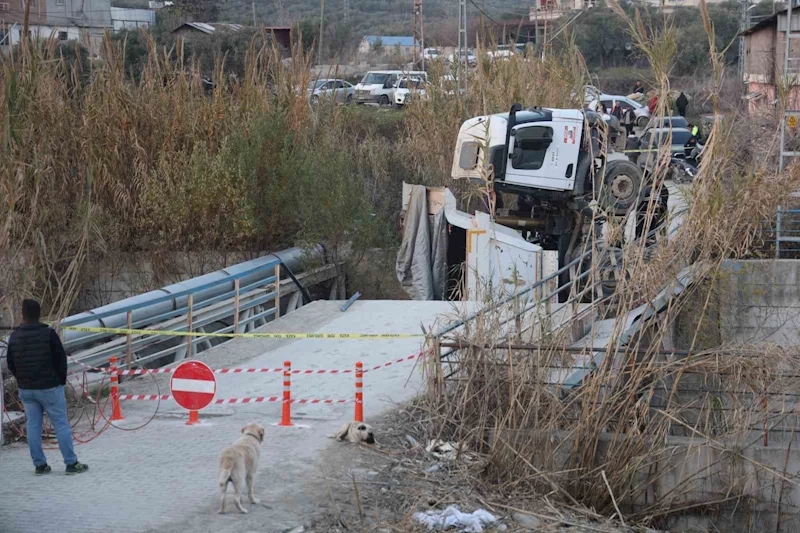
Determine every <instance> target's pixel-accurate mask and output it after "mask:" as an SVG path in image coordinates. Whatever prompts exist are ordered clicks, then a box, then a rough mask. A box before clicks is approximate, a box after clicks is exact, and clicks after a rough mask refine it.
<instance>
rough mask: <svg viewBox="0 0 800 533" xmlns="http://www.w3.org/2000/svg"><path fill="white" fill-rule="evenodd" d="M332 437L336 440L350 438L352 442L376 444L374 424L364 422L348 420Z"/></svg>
mask: <svg viewBox="0 0 800 533" xmlns="http://www.w3.org/2000/svg"><path fill="white" fill-rule="evenodd" d="M331 438H334V439H336V440H340V441H343V440H348V441H350V442H352V443H354V444H355V443H358V442H366V443H367V444H375V433H374V432H373V431H372V426H370V425H369V424H365V423H364V422H347V423H346V424H345V425H343V426H342V427H341V429H339V431H337V432H336V433H335V434H334V435H331Z"/></svg>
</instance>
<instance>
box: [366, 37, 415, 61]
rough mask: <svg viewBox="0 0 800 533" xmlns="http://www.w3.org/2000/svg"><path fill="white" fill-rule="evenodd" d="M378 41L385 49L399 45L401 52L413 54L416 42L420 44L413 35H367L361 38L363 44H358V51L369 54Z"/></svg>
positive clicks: (388, 49)
mask: <svg viewBox="0 0 800 533" xmlns="http://www.w3.org/2000/svg"><path fill="white" fill-rule="evenodd" d="M376 43H380V44H381V46H382V47H383V49H384V50H387V51H390V50H391V49H396V48H398V47H399V48H400V52H402V53H403V54H405V55H408V56H412V55H413V54H414V47H415V44H418V41H416V40H415V39H414V37H413V36H411V35H365V36H364V38H363V39H361V44H359V45H358V53H359V54H368V53H369V52H371V51H373V50H374V48H375V44H376Z"/></svg>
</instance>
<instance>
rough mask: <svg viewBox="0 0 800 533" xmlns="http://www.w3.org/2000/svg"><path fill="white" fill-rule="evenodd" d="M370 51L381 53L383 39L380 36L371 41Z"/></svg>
mask: <svg viewBox="0 0 800 533" xmlns="http://www.w3.org/2000/svg"><path fill="white" fill-rule="evenodd" d="M372 51H373V52H375V54H376V55H381V54H383V39H381V38H380V37H378V38H377V39H375V42H374V43H372Z"/></svg>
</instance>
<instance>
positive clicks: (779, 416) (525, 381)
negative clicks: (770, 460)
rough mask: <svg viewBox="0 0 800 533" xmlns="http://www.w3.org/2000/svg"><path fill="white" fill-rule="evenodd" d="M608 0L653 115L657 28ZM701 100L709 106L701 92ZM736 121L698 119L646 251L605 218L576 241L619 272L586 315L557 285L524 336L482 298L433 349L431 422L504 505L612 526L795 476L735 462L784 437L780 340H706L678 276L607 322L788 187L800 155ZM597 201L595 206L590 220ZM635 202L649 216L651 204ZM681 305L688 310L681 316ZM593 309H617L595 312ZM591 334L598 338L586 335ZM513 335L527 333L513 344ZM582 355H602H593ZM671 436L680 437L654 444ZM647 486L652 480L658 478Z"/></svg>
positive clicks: (744, 498) (790, 416)
mask: <svg viewBox="0 0 800 533" xmlns="http://www.w3.org/2000/svg"><path fill="white" fill-rule="evenodd" d="M617 11H618V13H619V15H620V16H621V17H625V22H626V23H627V24H628V27H629V30H630V33H631V35H632V37H633V40H634V42H636V44H637V46H638V48H639V50H640V52H641V53H642V54H643V55H644V56H645V57H647V58H648V59H649V61H650V65H651V69H652V72H653V75H654V78H655V80H656V81H657V83H658V91H657V92H658V94H659V95H660V96H661V97H662V99H661V101H660V102H659V106H658V110H657V114H658V115H659V116H662V117H663V116H664V115H665V114H667V113H668V111H669V108H668V106H667V104H666V98H664V96H665V95H667V94H668V93H669V90H670V85H669V84H670V76H669V74H670V70H671V67H672V64H673V60H674V54H675V50H676V46H677V41H676V33H675V29H674V27H673V26H672V25H671V24H670V22H669V20H666V21H665V23H663V24H658V25H651V24H649V23H648V21H647V20H645V19H643V18H642V17H640V16H639V15H638V13H637V15H636V16H635V17H634V18H632V19H628V18H627V16H626V15H625V14H624V13H623V12H622V11H621V10H619V9H618V7H617ZM701 13H702V14H703V17H704V24H705V26H706V29H707V32H708V34H709V42H710V45H711V57H710V62H709V63H710V69H711V72H712V79H713V80H715V83H714V86H715V87H716V88H717V90H719V88H720V86H721V80H722V78H723V70H724V65H723V64H722V61H721V57H722V55H721V54H719V53H718V52H717V51H716V49H715V47H714V42H715V39H714V29H713V26H712V25H711V23H710V22H709V18H708V13H707V10H706V9H705V6H704V5H703V7H702V9H701ZM561 61H563V59H562V60H561ZM539 65H540V66H539V67H538V68H544V67H545V65H547V63H540V64H539ZM576 70H577V69H576ZM478 72H479V73H480V72H481V70H480V69H479V71H478ZM549 72H551V73H553V72H559V69H558V68H557V67H551V69H550V70H549ZM567 72H572V69H569V70H567ZM557 80H558V76H552V75H551V76H550V77H549V78H548V77H547V72H545V73H539V75H538V76H537V77H536V78H535V79H531V80H530V81H531V83H532V84H543V83H546V84H548V86H552V87H553V88H555V87H558V85H559V82H558V81H557ZM561 86H562V87H564V88H562V92H561V97H562V98H563V97H564V95H565V94H567V95H568V94H569V91H568V90H567V89H566V87H569V85H567V84H564V83H563V81H562V85H561ZM515 87H517V86H516V85H512V86H510V87H509V94H508V97H509V98H512V97H516V96H517V95H516V94H514V91H515ZM539 90H540V91H542V93H543V94H544V95H545V97H544V98H547V97H548V96H547V95H549V98H551V99H552V101H553V104H551V105H555V104H556V103H557V102H556V100H557V98H558V96H559V94H558V93H555V94H553V93H551V92H550V91H549V90H547V88H540V89H539ZM489 94H492V93H491V92H490V93H489ZM504 96H505V94H504V93H502V92H501V91H496V92H495V93H494V97H493V98H491V99H489V98H486V99H484V100H483V102H484V105H488V106H489V110H493V111H497V108H496V107H494V108H493V107H491V106H498V107H499V106H502V105H504V104H505V103H507V101H504V100H503V97H504ZM487 101H488V102H490V103H487ZM712 101H713V102H714V105H715V106H717V105H718V100H717V99H716V98H715V97H714V95H712ZM543 103H545V104H550V103H551V102H547V101H546V102H543ZM464 112H465V113H474V112H475V109H470V110H469V111H467V110H466V109H465V110H464ZM740 133H741V131H740V130H739V129H737V128H736V127H734V125H733V124H732V123H731V122H730V121H727V122H725V121H723V122H718V123H716V124H715V126H714V129H713V131H712V132H710V140H709V142H708V143H707V144H706V146H705V149H704V156H703V160H702V164H701V168H700V173H699V175H698V176H697V177H696V178H695V180H694V182H693V183H692V185H691V186H690V187H688V190H686V191H685V195H686V200H687V205H688V207H687V210H686V212H685V213H683V215H682V217H683V223H682V225H681V226H680V228H679V229H678V230H677V231H676V232H675V233H674V234H673V235H671V236H670V240H669V241H667V240H666V239H663V237H664V235H663V234H660V235H659V236H658V237H657V238H658V240H659V241H660V244H659V246H658V247H657V248H656V249H648V248H646V245H647V242H645V240H644V239H642V240H639V241H629V242H624V241H623V239H621V237H619V236H620V235H621V233H622V232H621V228H620V227H614V226H613V224H611V227H609V228H607V231H606V232H605V236H604V237H603V236H600V235H591V236H590V239H589V242H588V243H587V246H586V249H587V250H589V249H591V250H592V251H593V252H594V257H595V258H597V257H602V253H601V250H603V249H604V248H607V247H617V246H618V247H619V256H618V262H619V264H620V272H621V273H622V275H621V276H619V277H618V279H617V285H616V290H615V292H614V294H613V295H612V296H611V297H607V298H600V299H595V300H594V302H593V304H592V307H591V313H590V316H591V318H589V319H584V318H582V317H581V315H582V314H584V313H581V312H580V311H581V309H582V308H581V307H579V306H578V305H577V303H578V301H579V300H578V299H577V296H578V294H577V293H578V292H579V290H578V289H577V288H573V294H572V296H573V298H575V300H573V302H572V304H570V305H569V306H567V307H565V308H564V309H562V311H561V313H562V315H564V316H565V317H566V318H565V319H564V321H563V324H562V325H561V327H559V328H557V329H556V330H555V331H553V332H552V333H548V334H544V335H540V334H539V332H540V330H541V329H544V328H546V327H547V326H546V325H543V324H542V321H541V318H540V317H539V316H538V313H539V311H540V309H538V308H535V307H534V308H533V309H531V311H530V312H529V313H527V314H526V315H525V316H524V317H522V319H521V323H522V324H523V325H528V326H529V329H527V330H521V329H519V327H518V326H516V325H514V326H512V325H511V324H513V323H514V321H513V320H512V321H510V322H508V317H509V314H510V313H511V309H510V307H512V305H511V304H509V305H504V306H499V307H497V308H495V309H492V308H489V309H487V310H485V311H484V312H482V313H481V314H479V315H478V316H477V317H476V318H475V319H474V320H472V321H471V322H469V323H468V325H467V327H466V329H465V331H464V332H463V333H460V334H457V335H456V337H457V339H456V340H457V341H458V343H460V345H462V346H465V347H464V348H462V349H460V350H456V352H455V353H454V354H453V355H451V356H450V359H449V360H451V361H452V363H450V364H447V363H445V364H447V367H448V373H449V377H450V379H449V380H447V381H446V382H445V385H444V388H443V389H442V388H440V382H438V381H434V382H432V383H433V384H434V387H435V388H434V389H433V390H432V392H433V393H432V394H431V395H430V396H429V398H430V399H429V400H428V401H429V402H430V403H429V411H430V416H431V418H432V420H433V422H432V423H431V425H430V427H431V432H432V434H433V435H435V436H436V437H437V438H445V439H447V440H451V439H452V440H456V441H459V443H460V444H459V447H460V448H462V447H463V448H464V449H474V450H478V451H482V452H484V453H485V454H486V456H487V461H486V465H485V468H483V469H482V471H481V472H480V473H479V474H480V476H481V481H482V482H483V483H486V484H487V485H488V486H489V487H491V488H492V489H494V490H496V491H498V492H499V493H501V494H502V495H504V496H507V497H508V496H514V497H515V498H516V499H515V504H514V505H515V506H516V507H519V506H521V505H523V504H522V503H520V502H522V501H524V500H526V499H528V498H529V499H535V498H537V497H541V496H545V497H546V498H547V499H554V500H558V501H560V502H561V503H563V504H565V505H567V506H569V507H571V508H572V509H582V510H583V511H582V512H585V513H586V514H587V515H590V516H593V517H595V518H597V517H599V516H605V517H612V516H613V517H616V518H617V519H619V520H623V521H625V520H627V523H628V524H630V523H631V522H644V523H649V524H655V525H656V526H657V527H664V526H667V525H668V519H669V518H670V517H673V516H675V515H680V514H682V513H685V512H689V511H697V512H701V513H702V512H705V513H718V512H719V513H721V514H724V513H722V511H725V513H729V514H725V516H727V517H728V518H729V519H730V520H731V521H737V520H740V519H741V511H742V510H744V511H745V512H756V510H757V509H760V510H769V509H772V508H774V507H775V503H776V502H775V500H771V499H770V494H772V493H773V492H774V491H773V490H772V489H773V488H774V487H775V486H776V485H784V484H785V485H786V486H791V487H792V488H793V489H795V490H796V488H798V487H800V481H798V479H797V477H796V476H794V475H787V474H786V472H785V470H784V471H783V472H781V470H780V468H775V467H774V466H769V465H766V464H764V463H762V462H758V461H757V460H753V455H752V453H751V452H752V449H753V447H754V446H755V445H757V444H758V445H760V443H761V442H762V440H763V439H766V438H768V437H769V438H775V436H774V434H771V432H772V430H777V431H778V432H780V431H786V430H788V431H791V432H792V433H791V435H792V436H793V435H794V433H793V432H794V431H795V430H796V424H797V423H798V418H797V416H796V412H795V409H794V400H793V398H794V397H795V395H796V393H797V391H798V388H800V383H798V380H797V378H796V376H797V374H798V372H797V371H798V370H800V359H799V358H798V354H797V353H796V350H781V349H777V348H774V347H753V346H734V345H731V344H730V343H725V340H724V339H722V340H720V339H716V342H710V341H709V339H708V338H707V337H706V336H704V333H706V332H707V330H708V329H709V328H708V326H709V324H708V320H709V316H710V315H711V314H712V313H711V312H710V307H711V303H712V300H711V298H712V295H713V291H710V290H704V288H706V287H707V286H708V285H706V284H702V283H696V284H694V285H692V286H690V287H688V289H687V290H686V291H685V292H684V293H682V294H681V295H680V297H677V298H674V299H672V300H671V301H670V303H669V304H668V305H667V307H666V309H665V310H663V311H662V312H661V313H659V314H654V315H653V316H650V317H649V318H648V317H647V315H644V316H643V317H642V318H641V319H640V320H641V321H642V322H641V324H639V323H638V322H637V323H635V324H639V328H640V329H639V330H638V331H637V332H636V333H635V334H634V335H633V336H632V337H631V338H627V337H626V334H625V330H626V329H627V328H630V327H632V326H633V325H634V324H631V323H628V322H626V318H627V317H628V316H629V315H628V313H631V312H632V311H634V310H636V309H638V308H640V306H642V305H643V304H646V303H647V302H649V301H651V300H652V299H653V298H655V297H656V296H657V295H658V294H659V292H660V291H662V290H663V291H672V290H674V289H675V287H676V285H677V281H676V280H677V277H678V275H679V274H680V273H682V272H683V273H684V274H685V273H686V272H687V271H686V270H684V269H686V268H688V267H689V266H690V265H692V268H693V270H692V271H691V272H692V275H693V276H694V277H695V279H696V280H701V279H707V280H710V281H709V282H708V283H709V284H710V285H712V286H713V285H714V284H715V283H716V282H717V281H719V280H720V279H721V277H722V276H723V269H722V264H723V262H724V261H725V260H726V259H729V258H740V257H746V256H747V254H748V253H749V251H750V250H751V249H752V248H753V247H754V245H755V244H756V243H757V242H758V241H759V239H760V237H761V231H762V227H763V223H764V222H765V221H766V220H769V219H771V218H772V217H773V216H774V213H775V209H776V207H777V206H778V205H779V203H780V202H781V201H783V200H785V198H786V197H787V196H788V195H789V193H790V192H791V191H794V190H797V189H798V188H799V187H800V168H798V167H796V166H795V167H792V168H790V169H788V170H787V171H786V172H783V173H778V172H777V171H776V168H775V166H774V165H773V160H772V159H771V158H769V157H750V158H748V157H746V156H745V155H743V152H742V150H741V147H742V142H743V139H742V138H741V137H739V136H738V135H739V134H740ZM766 144H769V142H767V143H766ZM773 147H774V145H773ZM773 150H774V148H773ZM665 155H666V154H665V153H661V154H659V158H658V160H659V163H658V164H657V165H656V167H655V170H654V173H653V175H652V176H651V178H650V179H651V182H650V184H651V186H652V187H653V188H654V191H658V190H659V188H660V187H661V186H662V184H663V181H664V180H665V178H666V177H667V169H666V164H665V163H666V159H665ZM651 196H653V197H655V196H657V195H651ZM651 204H652V202H651ZM605 215H606V214H605V213H597V212H596V213H595V217H596V220H595V221H598V220H599V219H600V217H605ZM647 216H648V217H652V216H653V206H652V205H649V206H648V209H647ZM592 226H593V224H592ZM599 262H600V261H597V260H594V261H593V264H592V265H591V272H590V277H589V281H588V282H587V284H586V285H588V286H590V287H591V286H594V285H595V284H596V283H599V282H600V281H601V280H602V277H601V276H600V272H599V269H598V264H597V263H599ZM690 304H691V307H692V308H693V310H692V311H691V316H692V318H693V321H687V320H686V312H687V311H688V309H689V307H690ZM552 305H553V306H554V307H555V305H556V304H555V303H553V304H552ZM557 316H558V315H557ZM603 319H617V320H616V321H615V322H614V323H613V324H610V323H602V324H601V323H600V321H601V320H603ZM584 320H586V322H584ZM687 322H688V324H687ZM603 325H605V326H608V327H609V329H607V330H604V329H603V327H601V326H603ZM687 326H688V327H687ZM711 326H712V328H713V324H712V325H711ZM584 328H586V329H584ZM587 331H588V332H589V334H588V336H587V337H586V338H583V337H584V334H586V332H587ZM673 336H680V337H681V340H682V342H683V346H681V348H684V349H685V350H686V351H687V352H688V353H689V355H686V354H685V353H681V352H680V351H678V350H674V351H673V352H672V353H670V351H671V350H672V347H673V345H674V337H673ZM578 339H581V341H582V343H581V344H578V345H577V347H576V349H567V348H565V347H566V346H569V345H570V344H572V343H574V342H575V341H577V340H578ZM606 342H607V347H606V348H596V349H592V348H591V346H595V345H597V346H606V345H605V344H604V343H606ZM526 343H527V344H528V345H529V347H528V348H525V347H524V346H520V345H524V344H526ZM587 345H588V347H587ZM594 352H598V353H601V354H602V356H603V357H602V359H595V356H594ZM756 354H758V355H756ZM573 365H577V366H579V367H580V366H583V367H585V369H586V373H585V375H584V378H583V379H582V381H581V382H580V383H579V384H578V386H576V387H574V388H572V387H569V386H564V383H563V380H564V377H565V375H566V374H567V373H568V371H567V369H569V368H571V367H572V366H573ZM764 435H767V436H764ZM770 435H771V436H770ZM787 435H788V433H787ZM675 436H688V437H691V439H688V440H685V441H676V440H672V441H671V440H670V437H675ZM789 438H792V437H789ZM784 442H785V441H784ZM787 453H788V452H787ZM664 480H667V482H666V483H664ZM669 480H672V481H673V483H672V484H670V483H669ZM665 486H666V487H667V488H668V490H665V491H660V489H662V488H663V487H665ZM499 505H501V506H502V505H503V503H502V502H499ZM778 507H780V504H778ZM597 513H599V515H598V514H597ZM737 513H739V514H737ZM739 525H741V524H737V528H736V530H739V529H738V526H739ZM732 530H733V529H732ZM746 530H749V531H756V530H758V528H756V527H754V526H752V525H751V526H750V529H746Z"/></svg>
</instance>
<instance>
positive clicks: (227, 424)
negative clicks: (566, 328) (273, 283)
mask: <svg viewBox="0 0 800 533" xmlns="http://www.w3.org/2000/svg"><path fill="white" fill-rule="evenodd" d="M340 306H341V302H333V301H317V302H313V303H311V304H309V305H307V306H305V307H302V308H301V309H299V310H297V311H295V312H294V313H291V314H289V315H287V316H285V317H283V318H281V319H280V320H278V321H275V322H272V323H270V324H269V325H267V326H265V327H264V328H261V329H260V330H259V331H264V332H296V333H317V332H319V333H408V334H417V333H421V332H422V330H421V328H420V326H421V325H423V326H425V327H426V328H430V327H432V326H433V325H434V324H435V323H437V320H438V324H437V325H439V326H441V325H443V324H445V323H447V322H449V321H450V320H452V319H454V318H455V317H456V315H457V314H458V312H459V309H460V312H472V311H474V310H475V309H476V307H475V305H474V304H467V303H453V302H418V301H359V302H356V303H355V304H354V305H353V306H352V307H351V308H350V309H349V310H348V311H346V312H344V313H342V312H340V311H339V308H340ZM422 342H423V339H422V338H410V339H388V340H383V339H375V340H345V339H341V340H339V339H335V340H329V339H297V340H285V339H281V340H278V339H235V340H233V341H230V342H226V343H224V344H221V345H219V346H216V347H214V348H212V349H211V350H208V351H206V352H203V353H201V354H200V357H199V358H200V359H201V360H203V361H204V362H206V363H208V364H209V365H210V366H211V367H212V368H229V367H237V366H238V367H258V368H262V367H280V366H281V365H282V364H283V361H284V360H288V361H291V362H292V364H293V367H294V368H296V369H320V368H322V369H345V368H353V366H354V364H355V362H356V361H363V362H364V365H365V367H368V366H370V365H377V364H380V363H384V362H387V361H390V360H393V359H398V358H401V357H405V356H408V355H410V354H413V353H417V352H418V351H419V350H420V347H421V345H422ZM217 378H218V381H217V383H218V389H217V397H220V398H229V397H245V396H270V395H278V394H279V392H280V391H281V380H282V378H281V374H279V373H261V374H223V375H218V376H217ZM168 380H169V378H168V375H159V376H158V378H157V379H155V376H142V377H138V378H135V379H132V380H129V381H128V382H126V383H123V384H122V386H121V390H120V392H121V393H122V394H155V393H156V392H157V387H156V383H158V386H159V387H160V392H161V394H169V391H168ZM421 384H422V382H421V376H420V372H419V369H418V368H416V369H415V365H414V362H413V361H411V362H408V363H405V364H402V365H397V366H391V367H388V368H385V369H382V370H380V371H376V372H372V373H367V374H366V375H365V379H364V396H365V400H364V414H365V417H366V420H367V421H369V420H370V419H375V418H377V417H379V416H380V415H381V413H383V412H385V411H387V410H388V409H390V408H391V406H392V405H393V404H395V403H399V402H403V401H407V400H409V399H410V398H412V397H414V396H415V395H416V394H417V393H418V391H419V390H420V387H421ZM353 391H354V385H353V375H352V374H345V375H335V374H334V375H330V374H324V375H312V376H304V375H295V376H293V380H292V393H293V396H294V397H295V398H312V397H313V398H322V399H326V398H332V399H340V398H342V399H351V398H352V397H353ZM122 407H123V412H124V415H125V417H126V418H125V420H124V421H122V422H120V423H119V425H120V426H121V427H123V428H135V427H137V426H141V425H142V424H144V423H145V422H147V420H148V419H150V418H151V417H152V416H153V414H154V411H155V408H156V402H151V401H128V402H123V405H122ZM280 411H281V404H280V403H261V404H247V405H234V406H214V407H210V408H209V409H207V410H205V411H202V412H201V415H200V416H201V420H202V424H200V425H197V426H186V425H185V424H184V422H185V420H186V412H185V411H183V410H182V409H181V408H179V407H178V406H177V405H176V404H174V402H172V401H167V402H162V403H161V405H160V408H159V410H158V412H157V413H156V415H155V418H153V420H152V421H151V422H150V423H149V424H148V425H146V426H144V427H143V428H141V429H138V430H135V431H122V430H120V429H115V428H109V429H108V430H107V431H106V432H105V433H103V434H102V435H100V436H99V437H98V438H97V439H95V440H93V441H91V442H89V443H87V444H85V445H80V446H77V448H76V450H77V452H78V457H79V458H80V460H81V461H83V462H86V463H87V464H89V465H90V467H91V470H90V471H89V472H88V473H86V474H83V475H80V476H65V475H63V465H62V463H61V456H60V454H59V452H58V450H50V451H48V452H47V453H48V458H49V462H50V464H51V465H52V466H53V467H54V471H53V473H51V474H50V475H48V476H42V477H38V476H34V475H33V467H32V464H31V461H30V457H29V455H28V449H27V446H26V445H25V444H24V443H17V444H14V445H11V446H7V447H4V448H3V450H2V451H0V453H2V457H1V458H0V532H3V533H6V532H8V533H28V532H30V533H34V532H36V533H38V532H40V531H45V530H50V531H59V532H63V533H72V532H75V533H78V532H80V533H86V532H92V531H97V532H101V531H102V532H107V531H115V532H150V531H153V532H155V531H159V532H161V531H164V532H170V533H172V532H175V533H182V532H186V533H189V532H192V533H202V532H209V533H210V532H212V531H213V532H215V533H216V532H219V533H223V532H234V531H236V532H241V531H250V530H258V531H282V530H285V529H287V528H290V527H294V526H296V525H298V524H301V523H303V521H304V519H305V518H307V517H308V516H309V515H310V514H312V513H313V512H315V511H316V510H317V509H318V508H317V505H318V502H319V499H320V498H321V497H324V494H325V490H326V489H325V486H326V484H325V483H324V481H323V479H324V477H325V476H326V475H329V474H330V472H331V470H334V471H335V470H337V469H338V470H342V469H344V470H346V469H347V464H339V465H336V464H331V463H330V462H328V461H326V462H323V461H321V455H320V454H321V452H322V451H323V450H325V449H326V447H329V446H337V445H339V446H341V444H338V443H335V442H333V441H331V440H329V439H327V438H326V435H328V434H330V433H332V432H334V431H335V430H336V429H338V427H339V426H340V425H341V424H342V423H343V422H344V421H347V420H350V419H352V417H353V404H352V403H348V404H343V405H302V406H301V405H295V406H293V418H294V421H295V422H296V423H299V424H304V425H307V426H309V427H307V428H279V427H274V426H272V425H270V424H272V423H274V422H277V421H278V420H279V419H280ZM248 422H259V423H262V424H264V425H265V426H266V427H267V436H266V439H265V442H264V445H263V449H262V459H261V467H260V470H259V474H258V477H257V480H256V491H257V495H258V497H259V498H260V499H261V501H262V503H261V504H260V505H256V506H251V505H249V504H247V505H246V507H247V508H248V509H250V511H251V512H250V513H249V514H248V515H246V516H240V515H239V514H238V513H233V512H232V513H230V514H227V515H224V516H222V515H218V514H217V513H216V510H217V507H216V506H217V501H216V497H215V496H216V492H217V487H216V474H217V458H218V456H219V453H220V451H221V450H222V449H223V448H224V447H226V446H229V445H230V444H231V443H233V442H234V441H235V440H236V439H237V438H238V435H239V430H240V429H241V427H242V426H243V425H244V424H246V423H248ZM323 463H324V464H323ZM231 497H232V496H231ZM265 528H266V529H265Z"/></svg>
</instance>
